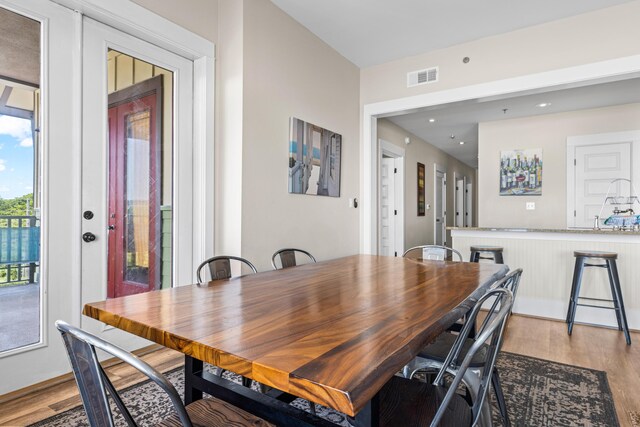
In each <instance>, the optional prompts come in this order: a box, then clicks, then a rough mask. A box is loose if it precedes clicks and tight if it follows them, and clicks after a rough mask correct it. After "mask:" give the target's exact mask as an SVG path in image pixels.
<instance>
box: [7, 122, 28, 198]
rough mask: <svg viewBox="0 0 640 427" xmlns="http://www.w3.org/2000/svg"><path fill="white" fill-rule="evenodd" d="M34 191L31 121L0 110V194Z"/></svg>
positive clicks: (12, 196)
mask: <svg viewBox="0 0 640 427" xmlns="http://www.w3.org/2000/svg"><path fill="white" fill-rule="evenodd" d="M32 191H33V139H32V137H31V121H29V120H24V119H18V118H16V117H10V116H3V115H1V114H0V197H1V198H3V199H12V198H14V197H18V196H23V195H25V194H28V193H31V192H32Z"/></svg>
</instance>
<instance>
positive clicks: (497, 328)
mask: <svg viewBox="0 0 640 427" xmlns="http://www.w3.org/2000/svg"><path fill="white" fill-rule="evenodd" d="M491 298H493V299H495V300H494V302H493V304H492V306H491V309H490V310H489V312H488V313H487V319H488V320H485V322H484V323H483V324H482V326H481V327H480V329H479V330H478V332H477V335H476V339H475V342H474V344H473V345H472V346H471V347H470V348H469V350H468V351H467V353H466V355H465V357H464V359H463V361H462V363H457V361H458V358H459V356H460V353H461V351H462V349H463V346H464V343H465V341H466V340H467V339H468V338H469V334H470V333H471V330H472V328H473V327H474V325H475V323H476V318H477V317H478V313H479V312H480V309H481V308H482V305H483V304H484V303H485V302H487V301H488V300H489V299H491ZM512 305H513V294H512V293H511V291H510V290H508V289H505V288H493V289H490V290H489V291H488V292H487V293H486V294H484V295H483V296H482V298H480V299H479V300H478V302H477V303H476V304H475V306H474V307H473V309H472V310H471V313H470V314H469V316H468V318H467V321H466V322H465V324H464V327H463V329H462V331H461V332H460V334H459V335H458V338H457V339H456V341H455V342H454V344H453V347H452V348H451V351H450V352H449V354H448V355H447V358H446V359H445V361H444V363H443V365H442V368H441V369H440V371H439V372H438V375H437V377H436V379H435V381H434V384H435V385H438V386H442V385H443V380H444V374H445V373H446V372H447V370H450V369H452V368H457V374H456V376H455V377H454V379H453V381H452V383H451V385H450V386H449V389H448V390H447V393H446V395H445V397H444V399H443V400H442V403H441V404H440V407H439V408H438V411H437V412H436V415H435V417H434V419H433V421H432V422H431V427H436V426H437V425H438V424H439V423H440V420H441V419H442V417H443V416H444V414H445V411H446V409H447V406H448V405H449V403H450V402H451V399H452V398H453V395H454V394H455V393H456V390H457V389H458V386H459V385H460V382H461V381H462V378H463V377H464V375H465V373H466V370H467V369H468V368H469V365H470V364H471V360H472V359H473V357H474V355H475V354H476V353H477V352H478V351H479V350H480V349H481V348H483V347H485V346H486V352H487V353H486V359H485V364H484V367H483V369H482V374H481V378H480V389H479V392H478V397H477V399H476V400H474V402H473V407H472V412H473V423H472V425H474V426H475V425H477V423H478V420H479V419H480V416H481V413H482V406H483V404H484V401H485V399H486V398H487V392H488V390H489V388H490V387H491V375H492V373H493V368H494V367H495V363H496V358H497V357H498V352H499V351H500V347H501V344H502V335H503V332H504V326H505V324H506V321H507V318H508V315H509V313H510V312H511V307H512Z"/></svg>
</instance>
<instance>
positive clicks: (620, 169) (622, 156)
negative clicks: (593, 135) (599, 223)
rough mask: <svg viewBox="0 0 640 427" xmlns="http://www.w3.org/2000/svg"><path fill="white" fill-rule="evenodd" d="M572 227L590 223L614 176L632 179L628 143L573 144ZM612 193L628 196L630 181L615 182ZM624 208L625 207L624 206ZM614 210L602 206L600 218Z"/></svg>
mask: <svg viewBox="0 0 640 427" xmlns="http://www.w3.org/2000/svg"><path fill="white" fill-rule="evenodd" d="M574 168H575V169H574V170H575V190H574V192H573V194H574V197H575V210H574V223H573V226H574V227H593V225H594V218H595V216H596V215H598V214H599V212H600V209H601V207H602V203H603V201H604V199H605V197H606V194H607V189H608V188H609V184H610V183H611V181H613V180H614V179H616V178H626V179H631V143H630V142H624V143H619V144H600V145H584V146H577V147H575V162H574ZM611 191H612V193H611V195H612V196H618V195H620V196H628V195H629V191H630V188H629V184H628V183H626V182H617V183H616V184H614V186H613V187H612V188H611ZM625 209H626V207H625ZM612 212H613V206H610V205H608V206H605V209H604V210H603V212H602V220H604V219H606V218H607V217H608V216H609V215H611V214H612Z"/></svg>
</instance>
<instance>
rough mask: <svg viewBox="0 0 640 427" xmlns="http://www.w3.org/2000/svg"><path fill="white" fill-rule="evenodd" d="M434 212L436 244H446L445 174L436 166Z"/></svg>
mask: <svg viewBox="0 0 640 427" xmlns="http://www.w3.org/2000/svg"><path fill="white" fill-rule="evenodd" d="M434 193H435V197H434V202H435V212H434V215H433V217H434V236H435V242H434V243H435V244H436V245H446V244H447V234H446V222H447V174H446V173H445V172H443V171H441V170H438V169H437V168H436V171H435V191H434Z"/></svg>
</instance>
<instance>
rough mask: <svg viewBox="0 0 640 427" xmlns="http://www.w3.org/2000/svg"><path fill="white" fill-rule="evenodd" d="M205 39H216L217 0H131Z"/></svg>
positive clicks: (214, 40) (215, 40)
mask: <svg viewBox="0 0 640 427" xmlns="http://www.w3.org/2000/svg"><path fill="white" fill-rule="evenodd" d="M132 1H133V2H134V3H137V4H139V5H140V6H142V7H144V8H146V9H149V10H151V11H153V12H155V13H157V14H158V15H160V16H162V17H163V18H165V19H168V20H169V21H172V22H174V23H176V24H178V25H180V26H181V27H184V28H186V29H187V30H189V31H192V32H194V33H196V34H198V35H199V36H202V37H204V38H205V39H207V40H209V41H212V42H214V43H215V42H217V40H218V0H180V1H176V0H132Z"/></svg>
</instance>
